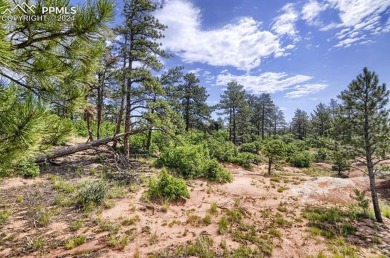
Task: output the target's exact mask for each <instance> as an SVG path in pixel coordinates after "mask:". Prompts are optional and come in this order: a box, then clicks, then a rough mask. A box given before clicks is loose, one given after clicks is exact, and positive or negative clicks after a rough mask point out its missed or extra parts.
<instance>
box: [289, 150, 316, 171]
mask: <svg viewBox="0 0 390 258" xmlns="http://www.w3.org/2000/svg"><path fill="white" fill-rule="evenodd" d="M288 161H289V162H290V164H291V165H293V166H295V167H297V168H307V167H310V165H311V162H312V156H311V154H310V153H309V152H307V151H303V152H298V153H295V154H294V155H293V156H291V157H290V158H289V159H288Z"/></svg>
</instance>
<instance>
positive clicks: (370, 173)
mask: <svg viewBox="0 0 390 258" xmlns="http://www.w3.org/2000/svg"><path fill="white" fill-rule="evenodd" d="M367 168H368V177H369V179H370V190H371V198H372V205H373V207H374V213H375V218H376V221H377V222H379V223H383V219H382V214H381V211H380V207H379V202H378V194H377V192H376V188H375V174H374V168H373V166H367Z"/></svg>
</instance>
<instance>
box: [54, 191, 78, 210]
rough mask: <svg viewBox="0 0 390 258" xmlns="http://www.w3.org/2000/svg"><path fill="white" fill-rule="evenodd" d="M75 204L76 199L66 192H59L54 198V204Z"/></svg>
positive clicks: (65, 205)
mask: <svg viewBox="0 0 390 258" xmlns="http://www.w3.org/2000/svg"><path fill="white" fill-rule="evenodd" d="M74 204H75V200H74V198H73V197H72V196H69V195H65V194H64V193H59V194H57V195H56V197H55V198H54V205H58V206H61V207H70V206H72V205H74Z"/></svg>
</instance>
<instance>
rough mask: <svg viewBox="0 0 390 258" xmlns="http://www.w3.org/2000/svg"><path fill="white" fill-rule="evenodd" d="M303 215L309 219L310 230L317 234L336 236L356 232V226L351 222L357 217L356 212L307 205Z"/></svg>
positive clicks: (327, 236)
mask: <svg viewBox="0 0 390 258" xmlns="http://www.w3.org/2000/svg"><path fill="white" fill-rule="evenodd" d="M303 217H304V218H306V219H308V220H309V223H308V226H309V227H310V229H309V231H310V232H311V233H313V234H315V235H322V236H324V237H326V238H335V237H337V236H347V235H353V234H355V232H356V228H355V227H354V226H353V225H352V223H351V222H352V220H354V219H355V218H356V214H355V213H351V212H344V211H341V210H339V209H337V208H322V207H306V208H305V209H304V212H303Z"/></svg>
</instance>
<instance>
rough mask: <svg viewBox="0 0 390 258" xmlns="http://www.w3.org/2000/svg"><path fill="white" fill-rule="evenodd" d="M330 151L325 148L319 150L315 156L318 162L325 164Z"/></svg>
mask: <svg viewBox="0 0 390 258" xmlns="http://www.w3.org/2000/svg"><path fill="white" fill-rule="evenodd" d="M329 156H330V151H329V150H328V149H325V148H320V149H318V151H317V153H316V154H315V155H314V159H315V161H316V162H324V161H326V160H328V159H329Z"/></svg>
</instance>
